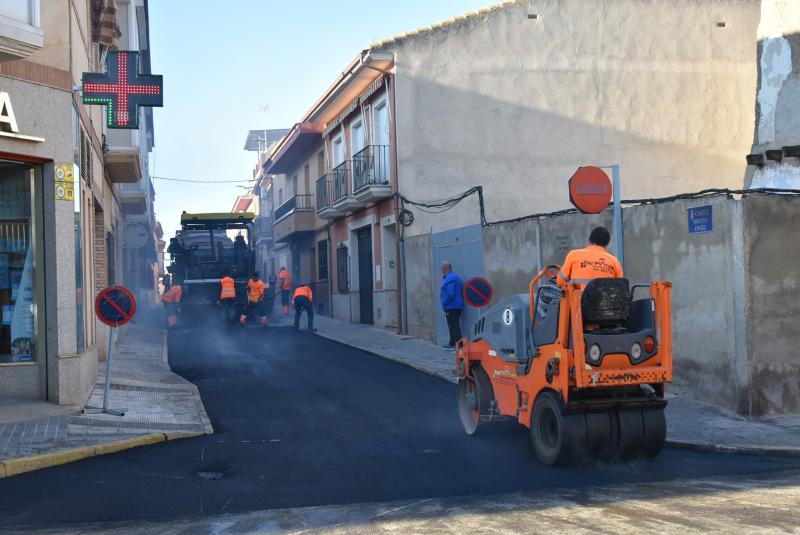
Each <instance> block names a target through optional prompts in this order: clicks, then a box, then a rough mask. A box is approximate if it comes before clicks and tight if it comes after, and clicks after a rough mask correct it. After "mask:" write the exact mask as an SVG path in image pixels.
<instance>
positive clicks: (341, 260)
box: [336, 243, 350, 293]
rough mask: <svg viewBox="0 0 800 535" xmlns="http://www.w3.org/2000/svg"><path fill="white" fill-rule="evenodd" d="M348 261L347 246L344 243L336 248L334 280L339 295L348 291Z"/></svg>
mask: <svg viewBox="0 0 800 535" xmlns="http://www.w3.org/2000/svg"><path fill="white" fill-rule="evenodd" d="M349 260H350V258H349V256H348V254H347V246H346V245H345V244H344V243H340V244H339V247H337V248H336V278H337V279H338V280H337V285H336V287H337V289H338V290H339V293H344V292H346V291H347V290H349V289H350V278H349V273H348V269H347V265H348V263H349Z"/></svg>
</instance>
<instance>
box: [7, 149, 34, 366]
mask: <svg viewBox="0 0 800 535" xmlns="http://www.w3.org/2000/svg"><path fill="white" fill-rule="evenodd" d="M31 175H32V172H31V170H30V168H29V167H27V166H25V165H22V164H15V163H10V162H2V165H1V166H0V198H2V199H3V202H2V203H0V306H1V307H2V323H0V362H3V363H8V362H31V361H33V360H34V359H35V358H36V321H35V318H36V301H35V296H36V291H35V284H36V276H35V273H34V270H35V263H34V240H33V236H34V233H33V210H32V208H31V207H32V204H33V195H32V191H33V190H32V184H33V181H32V176H31Z"/></svg>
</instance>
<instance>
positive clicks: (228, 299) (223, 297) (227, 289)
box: [219, 273, 236, 324]
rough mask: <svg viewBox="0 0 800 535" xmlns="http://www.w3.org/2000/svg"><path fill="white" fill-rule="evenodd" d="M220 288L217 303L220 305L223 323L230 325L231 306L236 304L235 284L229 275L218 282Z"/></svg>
mask: <svg viewBox="0 0 800 535" xmlns="http://www.w3.org/2000/svg"><path fill="white" fill-rule="evenodd" d="M219 284H220V286H221V289H220V293H219V301H220V303H222V314H223V323H226V324H230V323H231V321H232V317H231V314H232V313H233V312H232V311H233V305H234V303H235V302H236V283H235V282H234V280H233V277H231V274H230V273H225V275H224V276H223V277H222V278H221V279H220V280H219Z"/></svg>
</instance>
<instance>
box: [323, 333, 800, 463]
mask: <svg viewBox="0 0 800 535" xmlns="http://www.w3.org/2000/svg"><path fill="white" fill-rule="evenodd" d="M315 334H317V335H319V336H320V337H322V338H326V339H328V340H332V341H334V342H337V343H339V344H342V345H345V346H348V347H352V348H355V349H360V350H361V351H366V352H367V353H370V354H372V355H376V356H378V357H381V358H385V359H387V360H391V361H393V362H397V363H399V364H403V365H405V366H408V367H409V368H414V369H415V370H417V371H420V372H422V373H426V374H428V375H433V376H434V377H438V378H439V379H444V380H445V381H449V382H450V383H453V384H457V382H458V380H457V379H456V378H455V377H448V376H446V375H445V374H443V373H441V372H439V371H437V370H433V369H431V368H426V367H425V366H421V365H419V364H415V363H413V362H408V361H405V360H403V359H400V358H397V357H394V356H392V355H389V354H386V353H381V352H379V351H375V350H374V349H370V348H366V347H363V346H359V345H356V344H353V343H351V342H344V341H342V340H339V339H337V338H334V337H333V336H331V335H327V334H324V333H321V332H320V331H317V332H316V333H315ZM664 446H665V447H668V448H673V449H684V450H693V451H700V452H707V453H742V454H746V455H777V456H785V457H800V447H797V448H791V447H780V446H752V445H748V446H725V445H722V444H712V443H708V442H690V441H684V440H670V439H667V441H666V443H665V444H664Z"/></svg>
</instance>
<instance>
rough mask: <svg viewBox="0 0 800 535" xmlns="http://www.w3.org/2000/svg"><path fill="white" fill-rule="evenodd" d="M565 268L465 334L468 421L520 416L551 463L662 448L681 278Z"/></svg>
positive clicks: (553, 269) (462, 397) (463, 389)
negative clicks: (588, 275)
mask: <svg viewBox="0 0 800 535" xmlns="http://www.w3.org/2000/svg"><path fill="white" fill-rule="evenodd" d="M559 269H560V268H559V266H548V267H546V268H545V269H544V270H542V271H541V272H540V273H539V274H538V275H537V276H536V277H535V278H534V279H533V280H532V281H531V283H530V287H529V289H528V293H525V294H519V295H516V296H513V297H511V298H508V299H506V300H504V301H502V302H500V303H498V304H497V305H495V306H494V307H492V308H491V309H489V310H488V311H486V312H485V313H484V314H482V316H481V318H480V319H479V320H478V321H477V322H476V324H475V326H474V327H473V329H472V332H471V333H470V335H469V336H467V337H465V338H463V339H462V340H461V341H459V343H458V344H457V347H456V373H457V375H458V411H459V417H460V420H461V423H462V424H463V426H464V430H465V431H466V432H467V434H469V435H472V434H474V433H476V432H477V431H478V429H479V427H481V426H482V425H484V424H489V423H491V422H493V421H497V420H503V419H511V418H513V419H516V420H517V421H518V422H519V423H520V424H522V425H524V426H526V427H528V428H529V429H530V437H531V442H532V445H533V450H534V452H535V454H536V457H537V458H538V459H539V461H541V462H542V463H544V464H546V465H553V464H572V463H584V462H591V461H593V460H623V461H625V460H632V459H636V458H649V457H655V456H656V455H658V454H659V452H660V451H661V449H662V448H663V446H664V442H665V439H666V422H665V418H664V407H665V406H666V403H667V402H666V400H665V398H664V386H665V383H667V382H670V381H671V380H672V327H671V316H670V310H671V304H670V294H671V287H672V285H671V283H670V282H668V281H657V282H653V283H651V284H648V285H634V286H633V287H630V286H629V282H628V280H626V279H620V278H609V279H595V280H593V281H591V282H589V283H588V284H586V285H585V286H584V287H578V286H576V285H575V284H572V283H567V284H565V285H564V286H562V287H559V286H558V285H557V284H556V279H555V277H556V275H557V273H558V271H559Z"/></svg>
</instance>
